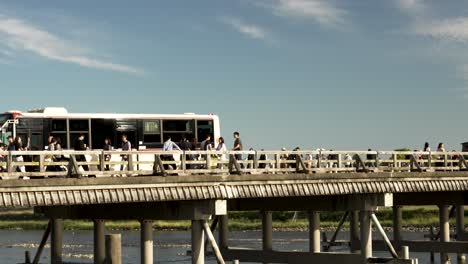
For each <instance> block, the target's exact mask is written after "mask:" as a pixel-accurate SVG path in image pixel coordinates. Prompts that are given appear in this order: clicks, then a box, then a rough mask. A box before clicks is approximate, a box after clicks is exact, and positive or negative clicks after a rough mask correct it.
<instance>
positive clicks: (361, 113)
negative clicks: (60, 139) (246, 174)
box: [0, 0, 468, 150]
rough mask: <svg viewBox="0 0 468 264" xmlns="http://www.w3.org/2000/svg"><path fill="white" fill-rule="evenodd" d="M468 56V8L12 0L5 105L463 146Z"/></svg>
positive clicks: (251, 141)
mask: <svg viewBox="0 0 468 264" xmlns="http://www.w3.org/2000/svg"><path fill="white" fill-rule="evenodd" d="M467 51H468V2H466V1H450V2H446V1H435V0H434V1H422V0H388V1H387V0H377V1H375V0H362V1H345V0H327V1H325V0H323V1H322V0H264V1H263V0H237V1H215V0H213V1H138V2H136V3H135V2H129V1H116V0H113V1H105V0H101V1H85V0H83V1H59V0H57V1H1V0H0V78H1V84H0V85H1V87H2V88H1V90H2V99H3V100H2V107H1V108H2V109H3V110H9V109H20V110H26V109H30V108H36V107H43V106H65V107H67V108H68V109H69V111H72V112H130V113H140V112H141V113H184V112H196V113H216V114H218V115H219V116H220V118H221V129H222V134H223V135H224V136H225V137H226V138H229V139H230V138H231V135H232V132H233V131H240V132H241V136H242V138H243V140H244V143H245V145H247V146H253V147H255V148H265V149H275V148H280V147H283V146H285V147H287V148H293V147H295V146H300V147H301V148H304V149H315V148H318V147H324V148H328V149H367V148H372V149H394V148H399V147H409V148H412V149H420V148H422V145H423V143H424V142H425V141H429V142H430V143H431V145H432V146H433V148H435V145H436V144H437V143H438V142H445V143H446V146H447V149H457V150H458V149H460V143H461V142H465V141H468V122H467V120H466V119H467V116H468V115H467V112H468V104H467V103H468V53H467ZM228 143H230V144H231V143H232V140H230V141H228Z"/></svg>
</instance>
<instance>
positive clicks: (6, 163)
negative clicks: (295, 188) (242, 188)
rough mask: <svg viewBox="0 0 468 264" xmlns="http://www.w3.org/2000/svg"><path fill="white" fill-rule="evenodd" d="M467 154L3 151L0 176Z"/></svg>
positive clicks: (315, 165) (295, 168)
mask: <svg viewBox="0 0 468 264" xmlns="http://www.w3.org/2000/svg"><path fill="white" fill-rule="evenodd" d="M466 158H468V152H412V151H306V150H301V151H152V150H143V151H136V150H133V151H103V150H89V151H71V150H64V151H11V152H8V151H4V152H0V177H1V178H2V179H15V178H21V177H51V176H54V177H80V176H84V175H87V176H99V177H101V176H107V177H111V176H139V175H168V174H177V175H191V174H246V173H251V174H265V173H295V172H297V173H345V172H349V173H352V172H368V173H372V172H394V171H395V172H398V171H409V172H410V171H420V172H422V171H458V170H466V169H467V161H466Z"/></svg>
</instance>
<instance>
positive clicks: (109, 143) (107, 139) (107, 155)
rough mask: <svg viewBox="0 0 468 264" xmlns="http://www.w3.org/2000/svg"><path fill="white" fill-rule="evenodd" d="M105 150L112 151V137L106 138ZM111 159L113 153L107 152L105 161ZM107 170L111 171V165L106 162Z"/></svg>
mask: <svg viewBox="0 0 468 264" xmlns="http://www.w3.org/2000/svg"><path fill="white" fill-rule="evenodd" d="M103 150H104V151H111V150H112V144H111V140H110V138H106V139H104V148H103ZM110 159H111V155H109V154H106V155H105V156H104V160H105V161H110ZM105 170H106V171H109V170H110V165H109V164H106V167H105Z"/></svg>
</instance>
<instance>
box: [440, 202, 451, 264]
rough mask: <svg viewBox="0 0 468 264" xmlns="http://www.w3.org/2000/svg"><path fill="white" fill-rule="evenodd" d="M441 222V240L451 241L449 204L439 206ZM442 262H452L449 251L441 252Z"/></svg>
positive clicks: (444, 263) (443, 263)
mask: <svg viewBox="0 0 468 264" xmlns="http://www.w3.org/2000/svg"><path fill="white" fill-rule="evenodd" d="M439 223H440V242H449V241H450V224H449V206H448V205H440V206H439ZM440 263H441V264H450V257H449V255H448V254H447V253H440Z"/></svg>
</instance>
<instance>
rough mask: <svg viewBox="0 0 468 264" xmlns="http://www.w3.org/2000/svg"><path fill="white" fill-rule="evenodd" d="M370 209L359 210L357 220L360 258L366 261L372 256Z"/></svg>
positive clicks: (363, 261)
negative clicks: (359, 232) (359, 226)
mask: <svg viewBox="0 0 468 264" xmlns="http://www.w3.org/2000/svg"><path fill="white" fill-rule="evenodd" d="M371 214H372V212H371V211H360V212H359V222H360V225H361V260H362V263H367V260H368V259H369V258H371V257H372V222H371Z"/></svg>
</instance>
